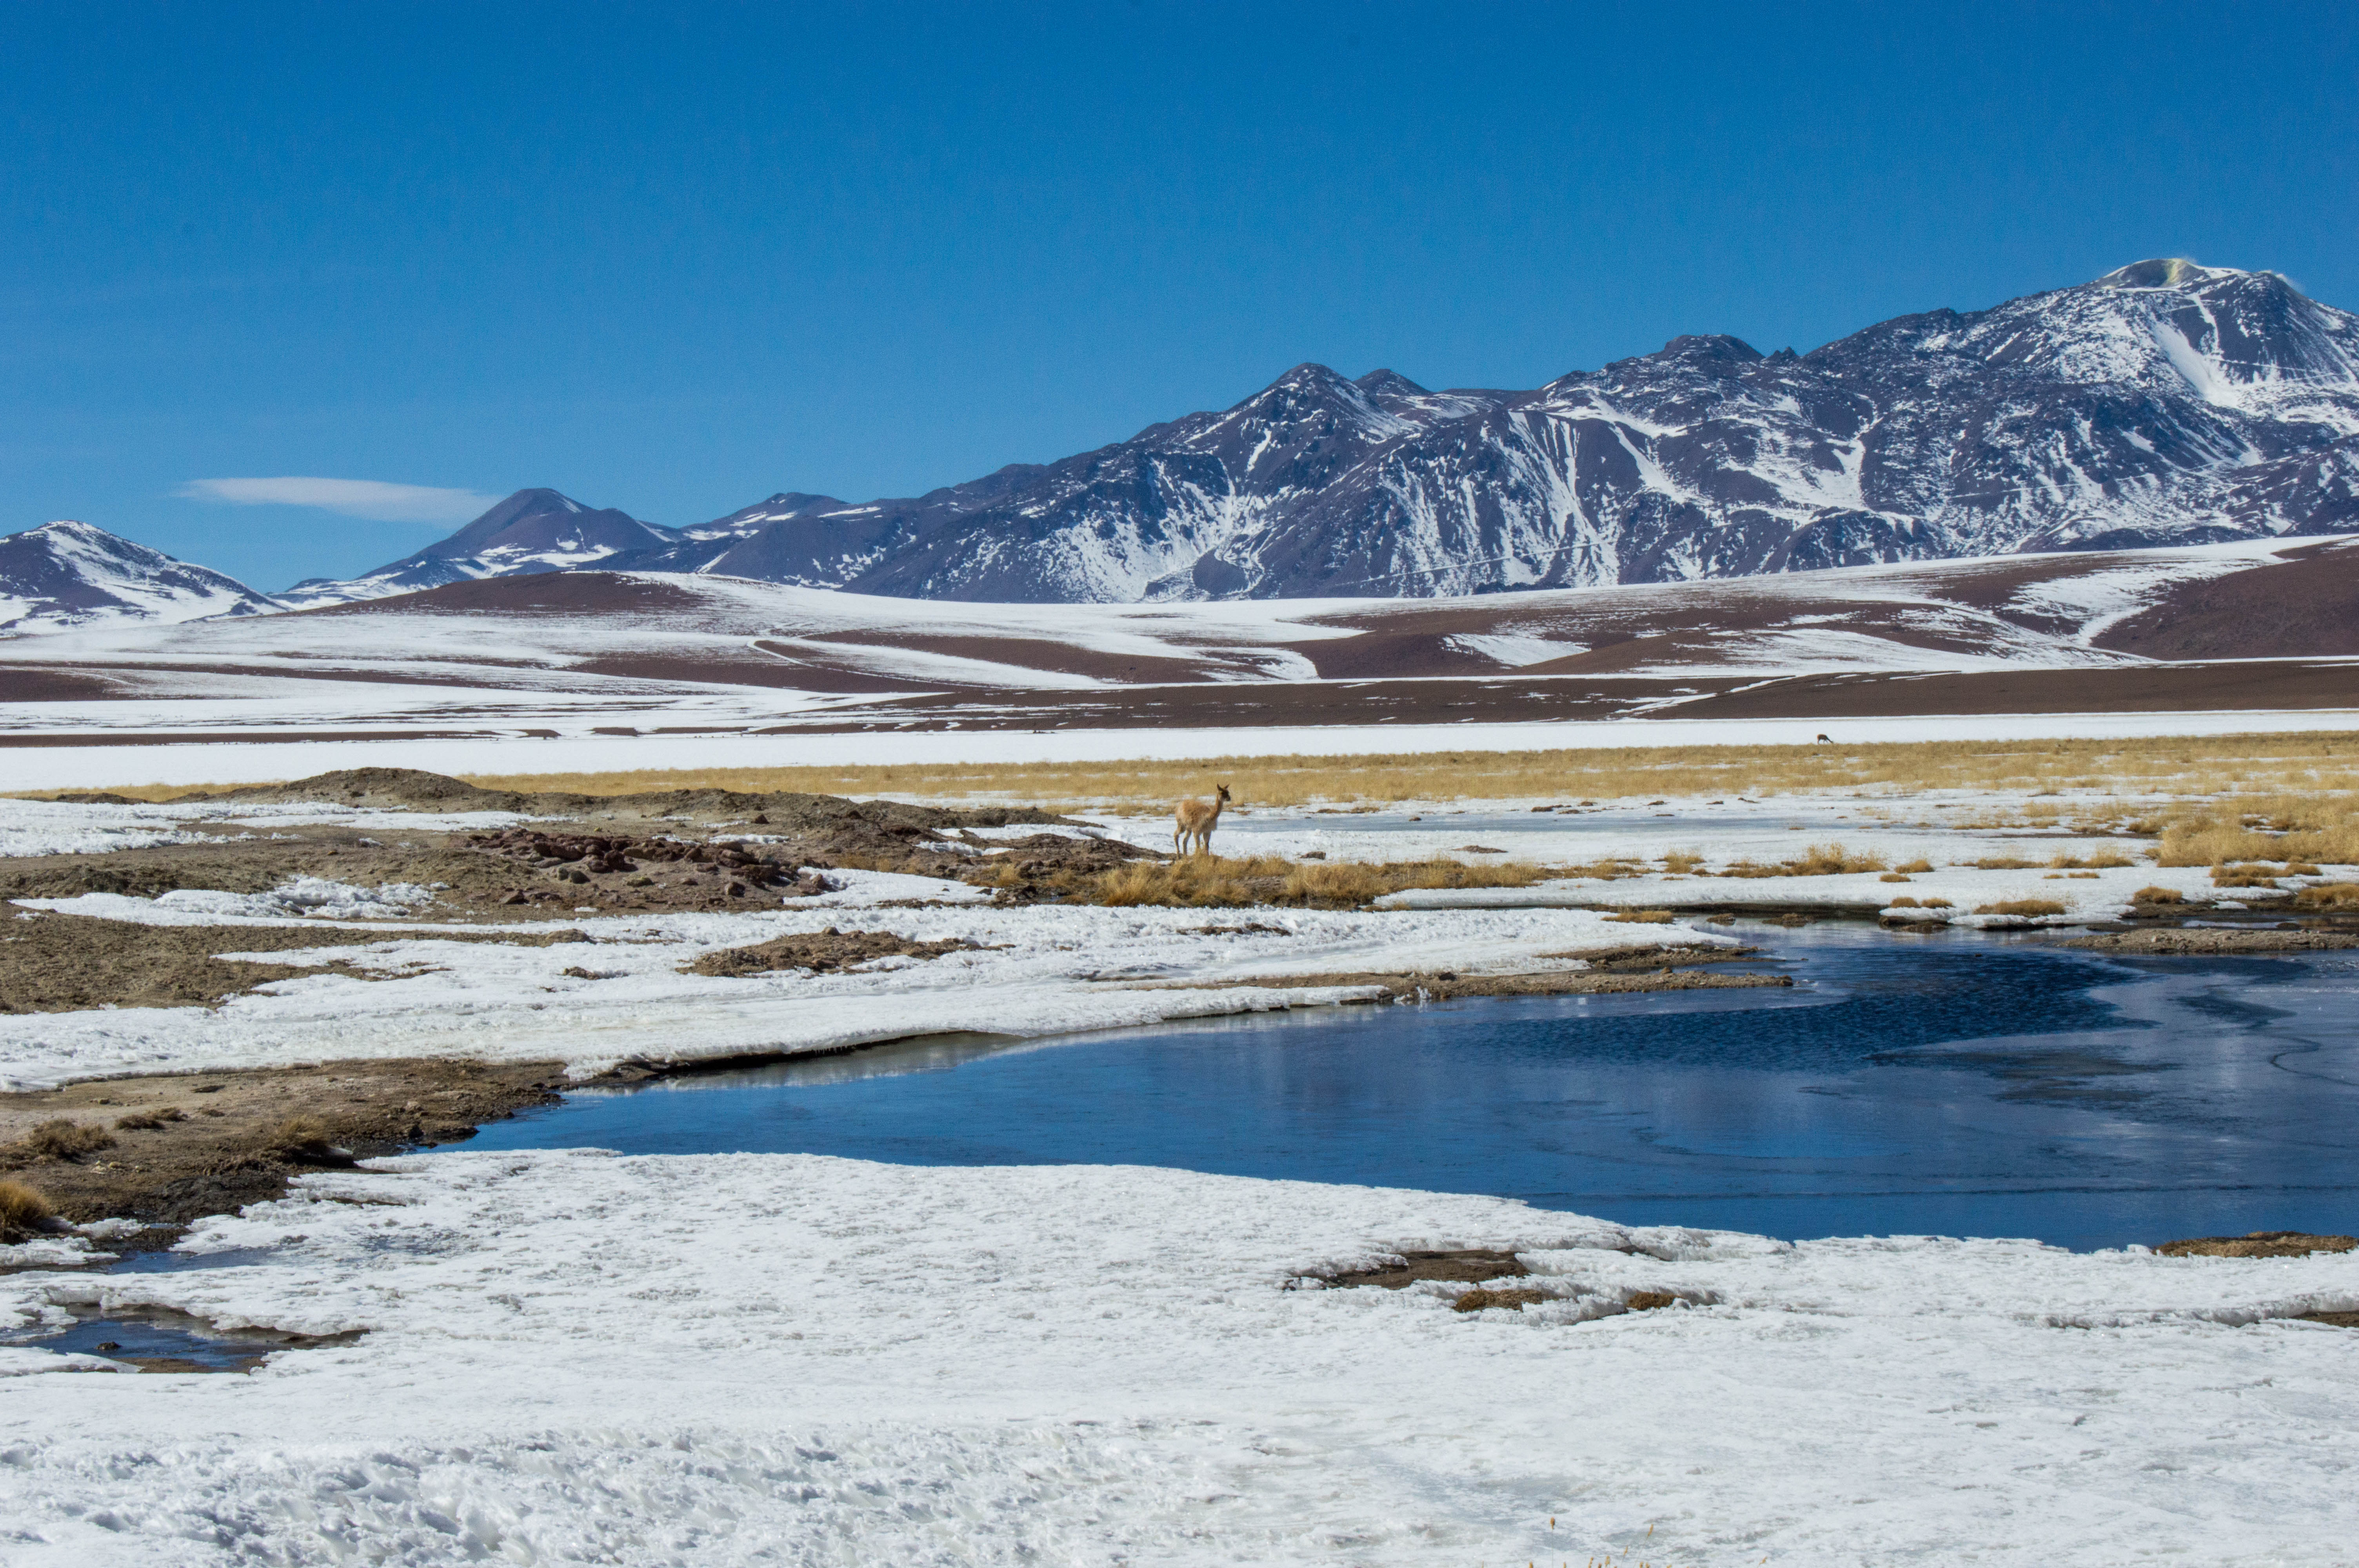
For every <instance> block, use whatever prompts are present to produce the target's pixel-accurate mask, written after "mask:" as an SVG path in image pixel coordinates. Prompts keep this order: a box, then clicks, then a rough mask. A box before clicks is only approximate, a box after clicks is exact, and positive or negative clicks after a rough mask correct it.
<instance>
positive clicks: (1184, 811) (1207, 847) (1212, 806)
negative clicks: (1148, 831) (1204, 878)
mask: <svg viewBox="0 0 2359 1568" xmlns="http://www.w3.org/2000/svg"><path fill="white" fill-rule="evenodd" d="M1212 788H1213V794H1212V799H1210V800H1201V799H1199V800H1183V801H1181V802H1180V805H1179V806H1178V807H1177V808H1175V809H1174V810H1173V812H1172V816H1175V817H1177V818H1178V819H1179V825H1178V826H1177V827H1174V828H1173V829H1172V830H1171V849H1172V851H1173V852H1174V853H1175V854H1180V855H1187V854H1200V855H1209V854H1211V853H1212V829H1213V828H1215V827H1219V826H1220V825H1221V807H1223V806H1226V805H1228V804H1229V786H1228V785H1226V784H1215V785H1213V786H1212ZM1191 844H1192V845H1194V846H1195V848H1194V849H1190V848H1189V846H1190V845H1191Z"/></svg>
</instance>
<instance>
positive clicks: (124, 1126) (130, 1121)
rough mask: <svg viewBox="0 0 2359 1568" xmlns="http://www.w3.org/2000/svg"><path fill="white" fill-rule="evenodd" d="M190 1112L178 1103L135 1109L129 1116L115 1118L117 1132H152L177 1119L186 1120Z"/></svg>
mask: <svg viewBox="0 0 2359 1568" xmlns="http://www.w3.org/2000/svg"><path fill="white" fill-rule="evenodd" d="M188 1119H189V1113H188V1112H187V1111H185V1110H182V1109H181V1108H179V1106H177V1105H167V1106H159V1107H158V1108H156V1109H154V1110H135V1111H133V1112H132V1113H131V1114H130V1115H128V1116H118V1117H116V1118H115V1119H114V1130H116V1131H117V1132H150V1131H153V1130H155V1129H157V1128H158V1127H166V1126H168V1125H170V1124H171V1123H173V1122H175V1121H186V1120H188Z"/></svg>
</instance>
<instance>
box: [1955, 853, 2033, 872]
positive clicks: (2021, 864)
mask: <svg viewBox="0 0 2359 1568" xmlns="http://www.w3.org/2000/svg"><path fill="white" fill-rule="evenodd" d="M1958 863H1959V864H1960V865H1962V866H1971V867H1973V869H1974V870H1975V871H2030V870H2031V869H2032V868H2034V867H2035V866H2037V865H2038V864H2039V862H2038V861H2037V860H2024V859H2022V858H2021V857H2020V856H2017V855H1984V857H1983V858H1982V859H1981V860H1961V861H1960V862H1958Z"/></svg>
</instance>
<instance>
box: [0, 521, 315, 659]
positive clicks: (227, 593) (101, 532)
mask: <svg viewBox="0 0 2359 1568" xmlns="http://www.w3.org/2000/svg"><path fill="white" fill-rule="evenodd" d="M277 608H278V605H277V603H276V602H275V601H273V600H271V598H270V597H269V596H268V595H266V594H261V593H256V592H255V590H254V589H250V588H248V587H246V586H245V584H244V583H242V582H240V581H238V580H237V579H235V578H231V577H224V576H223V575H222V574H221V573H219V572H217V571H212V570H210V569H208V568H204V567H194V566H190V565H189V564H188V563H187V562H186V561H179V560H175V559H173V558H172V557H170V556H168V555H166V554H164V552H163V551H161V550H151V549H149V548H148V547H147V546H145V545H135V544H133V543H132V542H131V541H130V540H128V539H123V538H118V537H116V536H115V535H113V534H110V533H108V532H107V531H106V530H105V529H103V528H93V527H92V526H91V525H90V524H87V523H70V522H69V523H44V524H41V525H40V526H39V527H38V528H27V529H25V530H24V531H23V532H21V533H16V534H10V535H6V536H5V537H0V637H5V636H26V635H32V634H36V633H44V632H66V631H71V630H74V629H76V628H78V627H83V626H103V625H109V624H122V623H126V622H181V621H201V620H204V619H206V618H208V617H211V616H215V615H259V614H262V613H265V612H266V611H271V610H276V609H277Z"/></svg>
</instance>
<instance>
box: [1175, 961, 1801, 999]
mask: <svg viewBox="0 0 2359 1568" xmlns="http://www.w3.org/2000/svg"><path fill="white" fill-rule="evenodd" d="M1793 983H1794V978H1793V977H1792V976H1791V975H1719V974H1713V973H1712V972H1711V971H1710V970H1706V969H1670V968H1658V969H1647V970H1644V971H1637V972H1632V971H1624V972H1620V973H1616V972H1614V971H1613V970H1600V969H1550V970H1547V971H1544V972H1542V973H1539V974H1534V975H1467V974H1460V973H1458V972H1457V971H1455V970H1452V969H1437V970H1433V971H1431V972H1430V973H1424V974H1390V973H1372V972H1366V971H1338V972H1336V973H1332V974H1320V975H1256V976H1249V977H1245V978H1240V979H1218V980H1174V981H1156V982H1151V983H1150V984H1148V985H1147V987H1146V988H1145V989H1156V990H1159V989H1172V990H1218V989H1221V988H1223V987H1224V986H1260V987H1265V988H1267V989H1287V988H1289V987H1294V986H1373V987H1375V988H1378V989H1380V990H1381V992H1382V995H1381V996H1379V997H1377V998H1374V999H1372V1000H1382V1001H1404V1000H1410V999H1413V998H1414V999H1420V1000H1426V1001H1449V1000H1454V999H1456V998H1458V997H1468V996H1610V995H1620V994H1624V993H1633V992H1641V991H1691V990H1719V989H1746V988H1750V987H1755V986H1781V987H1783V986H1791V985H1792V984H1793Z"/></svg>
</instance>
